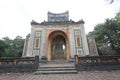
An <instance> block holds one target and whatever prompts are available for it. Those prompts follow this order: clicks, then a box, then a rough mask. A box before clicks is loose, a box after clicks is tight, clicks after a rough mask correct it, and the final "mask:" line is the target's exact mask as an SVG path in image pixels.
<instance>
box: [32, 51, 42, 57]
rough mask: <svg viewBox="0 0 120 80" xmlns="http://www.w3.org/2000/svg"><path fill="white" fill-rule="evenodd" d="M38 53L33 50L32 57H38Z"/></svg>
mask: <svg viewBox="0 0 120 80" xmlns="http://www.w3.org/2000/svg"><path fill="white" fill-rule="evenodd" d="M39 52H40V51H39V50H33V52H32V55H33V56H37V55H39Z"/></svg>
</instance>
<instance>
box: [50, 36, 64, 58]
mask: <svg viewBox="0 0 120 80" xmlns="http://www.w3.org/2000/svg"><path fill="white" fill-rule="evenodd" d="M51 47H52V55H53V58H52V59H65V54H66V41H65V38H64V37H63V36H62V35H57V36H55V37H54V38H53V42H52V46H51Z"/></svg>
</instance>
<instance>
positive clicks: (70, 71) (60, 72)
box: [34, 70, 77, 75]
mask: <svg viewBox="0 0 120 80" xmlns="http://www.w3.org/2000/svg"><path fill="white" fill-rule="evenodd" d="M71 73H77V70H67V71H66V70H59V71H57V70H55V71H36V72H34V74H35V75H38V74H71Z"/></svg>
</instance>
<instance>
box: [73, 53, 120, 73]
mask: <svg viewBox="0 0 120 80" xmlns="http://www.w3.org/2000/svg"><path fill="white" fill-rule="evenodd" d="M75 61H76V68H77V69H78V70H79V71H81V70H120V56H84V57H78V56H77V55H76V56H75Z"/></svg>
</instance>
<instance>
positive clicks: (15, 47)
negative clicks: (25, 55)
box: [3, 36, 24, 57]
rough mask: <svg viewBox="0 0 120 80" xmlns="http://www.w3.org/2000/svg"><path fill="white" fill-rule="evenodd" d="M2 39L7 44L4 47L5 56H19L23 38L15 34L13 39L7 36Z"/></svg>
mask: <svg viewBox="0 0 120 80" xmlns="http://www.w3.org/2000/svg"><path fill="white" fill-rule="evenodd" d="M3 41H4V42H5V43H6V45H7V46H8V47H7V48H6V49H5V51H6V52H5V57H21V55H22V51H23V46H24V39H22V37H21V36H17V37H16V38H15V39H13V40H12V39H9V38H8V37H4V38H3Z"/></svg>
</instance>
